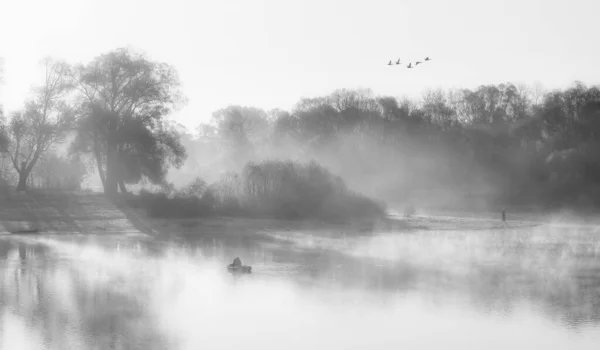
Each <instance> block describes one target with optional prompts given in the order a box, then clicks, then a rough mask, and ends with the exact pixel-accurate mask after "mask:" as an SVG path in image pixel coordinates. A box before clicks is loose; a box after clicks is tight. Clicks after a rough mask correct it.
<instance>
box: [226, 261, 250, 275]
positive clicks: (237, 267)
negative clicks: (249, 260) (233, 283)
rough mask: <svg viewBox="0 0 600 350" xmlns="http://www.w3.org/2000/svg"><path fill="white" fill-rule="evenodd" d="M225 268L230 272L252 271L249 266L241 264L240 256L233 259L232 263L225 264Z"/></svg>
mask: <svg viewBox="0 0 600 350" xmlns="http://www.w3.org/2000/svg"><path fill="white" fill-rule="evenodd" d="M227 270H229V272H232V273H250V272H251V271H252V267H251V266H243V265H242V260H240V258H235V259H233V263H231V264H229V265H227Z"/></svg>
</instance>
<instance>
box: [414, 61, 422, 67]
mask: <svg viewBox="0 0 600 350" xmlns="http://www.w3.org/2000/svg"><path fill="white" fill-rule="evenodd" d="M421 63H423V62H421V61H417V62H416V63H415V66H418V65H419V64H421Z"/></svg>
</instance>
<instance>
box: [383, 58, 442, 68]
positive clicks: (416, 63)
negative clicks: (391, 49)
mask: <svg viewBox="0 0 600 350" xmlns="http://www.w3.org/2000/svg"><path fill="white" fill-rule="evenodd" d="M424 61H431V58H429V57H425V59H424ZM421 63H423V62H422V61H417V62H415V65H414V66H413V65H412V62H408V66H406V68H415V67H416V66H418V65H419V64H421ZM398 64H402V62H400V59H398V61H396V65H398ZM387 65H388V66H393V65H394V64H393V63H392V60H390V63H388V64H387Z"/></svg>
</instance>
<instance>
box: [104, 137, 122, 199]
mask: <svg viewBox="0 0 600 350" xmlns="http://www.w3.org/2000/svg"><path fill="white" fill-rule="evenodd" d="M107 148H108V149H107V152H106V183H105V184H104V193H105V194H106V195H108V196H113V195H115V194H116V193H117V190H118V188H117V184H118V181H119V179H118V171H119V168H118V167H119V159H118V155H119V154H118V152H117V146H116V145H114V144H110V143H109V144H108V147H107Z"/></svg>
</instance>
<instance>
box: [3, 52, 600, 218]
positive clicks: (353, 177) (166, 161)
mask: <svg viewBox="0 0 600 350" xmlns="http://www.w3.org/2000/svg"><path fill="white" fill-rule="evenodd" d="M43 68H44V70H45V71H44V74H43V78H44V79H43V83H42V84H40V85H39V86H38V87H37V88H36V89H35V90H34V91H33V94H32V96H29V97H28V99H27V100H25V101H24V105H23V108H22V110H20V111H17V112H15V113H12V114H11V115H4V114H3V113H0V159H1V161H2V163H1V164H0V165H1V170H2V172H1V173H0V175H2V176H3V177H4V178H6V174H8V171H7V169H11V172H12V173H13V175H14V176H15V177H16V178H15V181H16V183H17V187H19V188H21V189H24V188H26V187H27V185H28V184H30V183H31V182H32V180H28V179H29V178H30V177H31V174H36V170H35V169H37V166H38V164H42V163H40V162H42V160H43V159H44V157H47V156H48V155H49V154H50V153H51V151H52V149H53V148H54V147H55V146H56V145H57V144H61V143H65V142H67V143H69V144H70V152H69V154H70V155H71V156H73V157H74V156H75V155H77V156H82V157H84V158H85V157H88V158H89V159H92V160H93V164H94V167H95V172H96V173H97V174H98V176H99V179H100V180H101V183H102V185H103V186H104V191H105V193H106V194H108V195H111V196H113V195H115V194H116V193H117V192H119V191H120V192H123V193H126V192H128V188H131V186H132V185H137V184H140V183H141V182H149V183H152V184H154V185H159V186H162V187H163V188H167V189H168V186H167V183H168V182H169V181H170V182H175V183H177V185H178V186H177V187H178V188H181V187H182V185H183V184H185V183H188V182H190V181H192V180H194V179H196V178H197V177H198V176H200V177H202V178H203V179H204V181H207V182H208V183H210V184H213V183H219V182H220V181H222V179H223V176H226V175H223V174H222V170H223V171H233V172H234V173H237V174H243V173H244V172H245V171H246V170H245V168H244V167H245V166H246V165H247V164H248V162H253V163H254V164H262V165H260V167H264V169H263V168H260V167H259V168H260V169H261V171H266V169H270V168H269V167H272V166H275V165H274V164H287V163H285V162H286V161H288V160H292V161H294V162H296V163H295V164H310V162H311V161H313V160H314V161H316V162H317V163H318V164H320V165H321V166H324V167H325V168H327V169H329V170H330V171H331V174H336V175H339V176H341V177H342V178H343V179H344V181H345V183H346V184H347V185H348V187H349V188H351V189H353V190H355V191H357V192H359V193H361V194H366V195H369V196H376V197H377V198H381V199H384V200H386V201H389V202H392V203H393V202H404V203H411V204H415V205H417V206H438V207H439V206H464V205H467V204H469V205H471V206H500V205H513V206H532V205H538V206H576V205H579V206H595V205H597V204H600V203H598V201H599V200H600V184H599V183H598V182H599V181H600V176H598V175H600V154H599V152H600V151H599V150H600V148H598V147H597V145H598V142H599V141H600V136H599V135H598V133H599V131H600V89H599V88H598V87H597V86H592V87H588V86H585V85H583V84H581V83H575V84H573V85H572V86H570V87H567V88H565V89H562V90H556V91H547V92H545V91H542V90H541V89H540V88H530V87H525V86H516V85H514V84H511V83H506V84H499V85H486V86H480V87H478V88H476V89H473V90H470V89H459V90H448V91H443V90H432V91H429V92H427V93H425V94H424V96H423V98H422V99H420V100H409V99H397V98H394V97H391V96H376V95H374V94H373V93H372V92H371V91H370V90H338V91H335V92H333V93H332V94H330V95H328V96H322V97H314V98H302V99H300V101H298V103H297V104H296V106H295V107H294V108H292V109H291V110H290V111H284V110H270V111H265V110H262V109H260V108H255V107H248V106H229V107H226V108H223V109H221V110H218V111H215V112H214V114H213V118H212V120H211V122H210V123H207V124H203V125H200V126H199V127H198V128H197V130H195V131H194V132H191V131H189V130H185V129H182V128H179V129H178V128H177V127H176V126H175V125H173V123H170V122H169V121H168V120H167V117H168V116H169V114H170V113H171V112H172V111H173V110H175V109H177V108H179V107H180V106H181V105H182V102H183V101H185V98H184V97H183V96H182V95H181V93H180V83H179V79H178V75H177V72H176V71H175V69H174V68H173V67H171V66H170V65H168V64H165V63H161V62H153V61H151V60H149V59H148V58H146V57H145V56H144V55H141V54H139V53H136V52H133V51H131V50H126V49H119V50H115V51H111V52H108V53H105V54H102V55H100V56H98V57H96V58H94V59H93V60H91V61H90V62H87V63H84V64H76V65H70V64H67V63H65V62H63V61H60V60H52V59H46V60H44V62H43ZM69 137H72V139H69ZM49 159H50V158H49ZM70 159H76V158H70ZM72 161H73V162H77V161H76V160H72ZM277 161H279V162H283V163H278V162H277ZM65 162H71V160H67V158H65ZM265 162H266V163H265ZM50 163H53V162H52V161H50ZM184 164H185V166H184ZM252 167H253V165H249V168H247V169H253V168H252ZM284 168H285V167H284ZM49 169H50V168H49ZM77 169H78V168H77V166H76V165H75V163H73V174H74V176H75V174H78V172H79V171H78V170H77ZM178 169H179V170H178ZM282 169H283V168H282ZM294 169H296V168H294ZM49 171H50V172H54V171H55V170H49ZM269 171H271V170H269ZM281 171H284V170H281ZM286 171H287V170H286ZM294 171H296V170H294ZM284 172H285V171H284ZM37 173H38V174H43V173H44V172H43V171H38V172H37ZM34 176H35V175H34ZM39 176H42V175H39ZM44 176H45V175H44ZM332 176H333V175H332ZM46 177H47V176H46ZM44 181H45V182H46V183H47V184H48V186H51V185H50V183H53V182H54V183H57V182H56V181H55V180H51V179H49V178H48V179H46V180H44ZM65 181H66V180H65ZM269 181H270V180H269ZM38 182H39V181H38ZM42 182H43V181H42ZM61 186H62V185H61ZM258 188H260V187H258ZM252 191H254V190H252ZM256 191H258V192H257V193H263V192H264V191H263V192H260V191H259V190H256ZM265 191H266V190H265ZM166 192H169V191H168V190H167V191H166ZM266 192H268V193H271V194H270V195H272V192H273V189H272V188H270V189H269V190H268V191H266ZM252 193H254V192H252ZM298 193H301V192H298ZM254 195H255V194H252V195H250V192H247V193H245V194H244V196H243V197H244V199H243V200H241V202H244V201H246V200H247V198H250V197H252V196H254ZM263 195H264V194H261V196H263ZM248 196H250V197H248ZM261 198H263V197H261ZM265 203H267V202H265ZM265 203H263V204H261V205H257V206H255V207H256V208H260V207H261V206H264V205H267V204H265ZM264 210H266V209H264ZM271 210H274V209H273V208H271Z"/></svg>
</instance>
